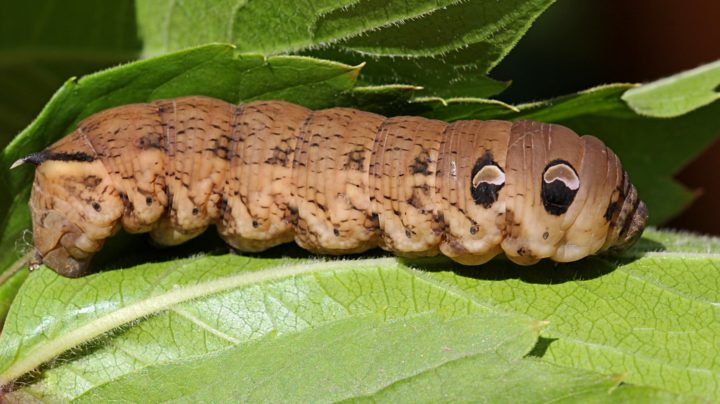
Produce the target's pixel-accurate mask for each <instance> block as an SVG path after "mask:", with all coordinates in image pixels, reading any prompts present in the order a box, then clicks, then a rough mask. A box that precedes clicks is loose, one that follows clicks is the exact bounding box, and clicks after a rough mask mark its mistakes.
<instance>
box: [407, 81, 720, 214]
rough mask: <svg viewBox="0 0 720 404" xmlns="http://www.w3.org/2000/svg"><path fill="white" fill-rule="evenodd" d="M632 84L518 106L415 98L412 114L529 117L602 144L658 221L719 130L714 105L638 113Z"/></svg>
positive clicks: (680, 201) (681, 201)
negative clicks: (689, 166)
mask: <svg viewBox="0 0 720 404" xmlns="http://www.w3.org/2000/svg"><path fill="white" fill-rule="evenodd" d="M638 88H643V87H636V86H635V85H632V84H612V85H605V86H600V87H596V88H592V89H589V90H586V91H581V92H579V93H576V94H572V95H569V96H564V97H559V98H556V99H552V100H547V101H541V102H536V103H530V104H522V105H518V106H510V105H507V104H503V103H500V102H497V101H494V100H485V99H477V98H451V99H448V100H443V99H438V98H417V99H415V100H414V101H413V103H414V108H413V110H412V113H416V114H422V115H424V116H427V117H429V118H435V119H443V120H449V121H452V120H457V119H508V120H518V119H533V120H539V121H543V122H555V123H559V124H562V125H565V126H567V127H569V128H571V129H573V130H574V131H575V132H577V133H579V134H581V135H584V134H590V135H594V136H597V137H598V138H600V139H601V140H602V141H603V142H605V144H607V145H608V146H609V147H610V148H611V149H612V150H613V151H614V152H615V153H617V155H618V156H619V157H620V161H622V163H623V167H624V168H625V169H626V170H627V171H628V173H629V174H630V178H631V180H632V182H633V184H634V185H635V186H636V187H637V189H638V192H639V195H640V197H641V198H642V199H643V200H644V201H645V203H646V204H647V206H648V209H649V211H650V218H649V222H650V223H651V224H661V223H664V222H666V221H668V220H669V219H671V218H672V217H673V216H675V215H677V214H678V213H680V212H681V211H682V210H683V208H684V207H685V206H687V205H688V204H689V203H690V202H691V201H692V199H693V196H694V194H693V193H692V192H690V191H688V190H686V189H684V188H683V187H682V186H681V185H680V184H678V183H677V182H675V180H674V179H673V176H674V175H675V174H676V173H677V172H678V171H679V170H680V169H681V168H682V167H683V166H684V165H685V164H686V163H687V161H689V160H690V159H692V158H693V157H695V156H696V155H698V154H699V153H700V152H701V151H702V150H703V149H705V148H706V147H707V146H709V145H710V143H712V141H713V140H714V139H716V138H717V136H718V133H720V120H718V119H716V117H717V116H720V103H718V102H715V103H712V104H710V105H706V106H704V107H701V108H698V109H695V110H693V111H691V112H688V113H686V114H684V115H681V116H677V117H675V118H672V119H657V118H651V117H645V116H640V115H638V114H636V113H635V112H634V111H633V110H632V109H630V108H629V107H628V106H627V104H626V103H625V102H624V101H623V97H624V94H627V93H628V92H629V91H634V90H636V89H638Z"/></svg>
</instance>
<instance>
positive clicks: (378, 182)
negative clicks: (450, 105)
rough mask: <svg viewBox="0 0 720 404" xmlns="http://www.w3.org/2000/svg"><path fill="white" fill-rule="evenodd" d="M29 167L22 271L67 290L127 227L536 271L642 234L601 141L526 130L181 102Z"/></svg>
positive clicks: (103, 129)
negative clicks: (46, 272) (46, 276)
mask: <svg viewBox="0 0 720 404" xmlns="http://www.w3.org/2000/svg"><path fill="white" fill-rule="evenodd" d="M25 162H30V163H34V164H36V165H37V169H36V173H35V182H34V184H33V189H32V196H31V199H30V207H31V210H32V219H33V237H34V241H35V248H36V259H35V261H34V264H35V265H39V264H40V263H44V264H46V265H47V266H49V267H50V268H52V269H54V270H55V271H56V272H58V273H59V274H61V275H64V276H70V277H77V276H82V275H84V274H86V273H87V272H88V265H89V262H90V259H91V257H92V255H93V254H94V253H95V252H97V251H98V250H99V249H100V248H101V247H102V244H103V242H104V240H105V239H106V238H108V237H110V236H111V235H113V234H114V233H115V232H117V231H118V230H119V229H120V228H121V227H122V228H124V229H125V230H126V231H128V232H130V233H145V232H149V233H150V236H151V237H152V238H153V239H154V240H155V241H156V242H157V243H158V244H161V245H176V244H180V243H182V242H184V241H186V240H189V239H191V238H193V237H195V236H197V235H199V234H200V233H202V232H203V231H205V229H206V228H207V227H208V225H210V224H215V225H216V226H217V229H218V231H219V233H220V235H221V236H222V238H223V239H224V240H225V241H226V242H227V243H228V244H230V245H231V246H232V247H233V248H235V249H237V250H240V251H262V250H265V249H267V248H270V247H272V246H275V245H278V244H281V243H285V242H290V241H293V240H294V241H295V242H297V243H298V244H299V245H300V246H302V247H303V248H305V249H307V250H310V251H313V252H316V253H321V254H349V253H358V252H362V251H365V250H368V249H370V248H373V247H376V246H380V247H381V248H383V249H386V250H389V251H392V252H394V253H395V254H398V255H402V256H429V255H436V254H440V253H442V254H444V255H446V256H448V257H450V258H452V259H454V260H456V261H458V262H460V263H463V264H467V265H478V264H482V263H484V262H486V261H488V260H489V259H491V258H492V257H494V256H495V255H497V254H499V253H501V252H504V253H505V255H506V256H507V257H508V258H509V259H510V260H512V261H513V262H516V263H518V264H521V265H530V264H533V263H535V262H537V261H538V260H540V259H543V258H550V259H552V260H555V261H558V262H568V261H575V260H578V259H581V258H583V257H585V256H587V255H590V254H595V253H597V252H600V251H604V250H608V249H624V248H627V247H629V246H630V245H632V244H633V243H634V242H635V240H637V238H639V236H640V234H641V233H642V230H643V228H644V227H645V221H646V219H647V210H646V208H645V205H644V204H643V203H642V202H641V201H640V200H639V199H638V196H637V192H636V190H635V188H634V187H633V186H632V184H630V182H629V180H628V176H627V174H626V173H625V172H624V171H623V169H622V166H621V164H620V161H619V160H618V158H617V156H616V155H615V154H614V153H613V152H612V151H611V150H609V149H608V148H607V147H606V146H605V145H604V144H603V143H602V142H600V141H599V140H598V139H596V138H595V137H592V136H583V137H579V136H577V135H576V134H575V133H573V132H572V131H571V130H569V129H567V128H565V127H562V126H559V125H552V124H543V123H537V122H530V121H521V122H516V123H512V122H506V121H458V122H455V123H452V124H448V123H445V122H441V121H436V120H429V119H425V118H420V117H394V118H385V117H383V116H379V115H376V114H371V113H367V112H362V111H358V110H354V109H348V108H332V109H326V110H320V111H310V110H308V109H305V108H303V107H300V106H297V105H294V104H290V103H287V102H282V101H262V102H253V103H249V104H242V105H239V106H235V105H232V104H228V103H226V102H224V101H220V100H216V99H211V98H206V97H186V98H179V99H175V100H162V101H155V102H152V103H149V104H134V105H126V106H122V107H117V108H112V109H109V110H106V111H103V112H100V113H98V114H95V115H93V116H91V117H89V118H87V119H86V120H84V121H83V122H81V123H80V124H79V126H78V129H77V130H76V131H75V132H73V133H72V134H70V135H68V136H67V137H65V138H63V139H61V140H60V141H58V142H57V143H55V144H53V145H52V146H50V147H49V148H48V149H46V150H44V151H41V152H39V153H35V154H33V155H30V156H28V157H26V158H24V159H21V160H20V161H19V162H18V163H25Z"/></svg>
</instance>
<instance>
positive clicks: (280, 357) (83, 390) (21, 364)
mask: <svg viewBox="0 0 720 404" xmlns="http://www.w3.org/2000/svg"><path fill="white" fill-rule="evenodd" d="M693 241H694V240H691V244H692V243H693ZM649 245H650V246H652V247H654V244H649ZM634 254H639V255H642V254H643V252H641V251H636V252H635V253H634ZM665 254H670V253H665ZM703 259H704V260H705V261H707V262H710V263H712V262H715V261H716V260H717V258H716V257H715V256H711V255H710V254H709V255H706V256H705V257H704V258H703ZM442 262H443V261H439V262H438V261H437V260H433V261H427V260H420V261H408V262H402V261H399V260H397V259H394V258H379V259H377V258H376V259H360V260H345V261H343V260H328V261H313V260H291V259H259V258H244V257H239V256H232V255H223V256H204V257H195V258H191V259H186V260H179V261H170V262H164V263H156V264H144V265H140V266H138V267H133V268H128V269H125V270H119V271H110V272H105V273H100V274H96V275H91V276H89V277H85V278H81V279H66V278H62V277H59V276H57V275H56V274H55V273H53V272H52V271H50V270H49V269H47V268H41V269H40V270H38V271H37V272H34V273H32V274H31V276H30V278H29V279H28V281H27V282H26V283H25V284H24V286H23V288H22V290H21V292H20V293H19V295H18V297H17V299H16V300H15V302H14V303H13V309H12V310H11V312H10V315H9V317H8V320H7V322H6V328H5V330H4V332H3V335H2V336H0V384H7V383H10V382H11V381H13V380H16V379H17V378H18V377H21V378H20V379H19V381H18V382H17V383H16V384H14V385H11V386H8V385H6V388H11V389H17V391H15V392H14V393H12V394H11V395H10V396H9V397H10V398H13V397H14V398H17V399H19V400H22V399H23V398H34V399H41V400H43V401H64V400H70V399H76V398H79V399H82V400H87V401H93V402H96V401H106V400H111V399H125V400H130V401H136V400H137V401H164V400H169V399H173V398H175V399H180V398H182V399H190V400H192V399H201V400H218V401H226V400H230V399H233V400H237V399H241V400H242V401H257V400H261V401H265V400H269V401H284V400H293V401H296V400H301V401H337V400H341V399H348V398H362V397H365V398H373V399H383V400H387V401H397V400H401V401H418V400H421V401H434V400H448V399H451V398H453V397H455V398H461V397H469V398H472V397H474V398H475V399H481V398H484V399H488V400H502V401H513V402H518V401H519V402H536V401H537V400H539V399H540V400H555V399H563V398H564V399H565V400H580V399H583V400H585V399H595V400H603V399H608V397H609V395H610V396H613V395H615V394H618V395H619V396H620V397H623V396H628V397H633V398H634V399H636V400H638V399H639V400H643V401H647V402H650V401H653V400H657V399H662V400H671V399H675V400H677V399H678V397H677V396H673V395H672V394H669V393H663V392H662V391H660V390H654V389H652V388H639V387H627V386H624V387H621V388H617V383H618V382H619V381H621V380H625V381H630V382H632V381H645V380H644V379H643V377H646V378H647V377H648V375H652V374H653V372H662V371H663V370H664V369H663V366H662V364H660V363H657V364H656V365H657V366H655V367H651V368H650V369H645V368H642V370H644V371H645V372H644V373H642V374H640V375H639V376H640V377H638V375H637V374H635V371H637V369H636V368H634V367H633V365H634V364H636V363H635V362H633V361H632V360H626V361H623V362H619V363H617V364H615V365H616V366H615V367H616V369H612V372H609V371H608V369H607V368H606V367H603V365H605V362H603V361H600V362H598V365H599V366H596V367H597V368H599V369H598V370H602V371H603V373H604V374H605V376H603V375H601V374H599V373H595V372H592V371H583V370H577V369H573V368H571V367H563V366H557V365H552V364H550V363H548V362H547V361H545V360H539V359H537V358H526V357H525V356H526V355H527V354H528V353H529V352H531V351H532V355H534V356H540V355H541V354H542V352H540V351H542V350H544V349H547V352H548V353H549V354H545V357H548V358H549V359H550V360H551V361H557V360H556V359H555V353H554V351H553V350H554V349H560V348H556V346H560V345H561V341H562V342H565V339H567V340H568V343H570V344H580V343H582V342H584V341H585V340H587V339H590V337H589V336H588V335H590V336H593V335H594V336H595V337H596V338H602V337H606V338H608V339H612V338H617V339H618V340H619V341H620V342H615V343H616V345H617V346H619V348H618V349H621V350H624V349H626V348H625V346H624V345H631V347H630V348H632V343H637V344H639V343H640V342H641V341H637V342H636V341H635V339H637V338H642V337H643V336H644V335H645V333H646V332H647V331H646V329H637V330H636V329H630V328H623V327H613V324H612V320H613V319H614V318H615V317H616V316H618V315H621V314H623V313H622V309H631V308H632V306H633V305H634V304H635V305H639V306H641V307H649V306H651V305H652V304H653V302H655V301H656V300H657V299H658V298H661V299H662V298H667V297H668V296H667V294H666V293H665V291H664V290H662V289H661V288H658V287H654V286H653V285H654V283H652V282H650V281H649V280H647V281H646V282H642V281H639V282H638V283H639V287H638V288H637V289H633V290H632V292H635V293H632V294H628V295H627V296H626V297H625V298H624V300H621V299H617V302H618V303H619V304H621V308H620V309H616V308H613V307H612V306H613V305H611V304H608V302H606V301H605V296H606V295H608V294H609V295H610V296H616V295H622V294H621V293H619V292H618V290H617V289H616V288H617V286H621V285H618V282H627V279H626V274H627V273H628V272H631V271H634V272H637V273H639V274H644V273H645V272H647V269H645V267H646V266H647V265H636V264H633V263H628V264H626V265H621V266H617V267H616V266H615V265H614V264H612V263H611V262H612V261H608V260H601V259H597V260H595V261H594V262H593V265H592V266H595V267H596V269H595V270H591V269H589V268H588V265H570V266H566V267H564V268H562V269H560V270H555V271H553V270H552V267H549V266H543V267H541V268H537V267H533V268H525V269H519V268H518V267H509V266H508V265H507V264H506V263H504V262H502V261H497V262H493V263H491V264H489V265H487V266H485V267H482V268H480V269H479V270H478V269H476V270H474V271H473V272H472V273H468V272H467V271H466V272H465V273H461V272H445V271H442V272H436V271H437V269H433V270H431V271H430V272H425V271H418V270H415V269H412V267H418V268H423V267H425V266H427V265H431V268H439V267H442V266H443V265H444V264H443V263H442ZM613 270H614V272H613ZM601 273H609V275H607V276H606V277H600V278H598V277H597V276H598V275H600V274H601ZM616 273H617V275H616ZM638 276H640V275H638ZM496 278H497V279H496ZM517 278H520V279H517ZM719 278H720V275H719V274H710V277H709V278H708V277H706V278H704V281H705V282H706V285H707V286H708V288H711V287H712V285H713V283H712V282H715V286H717V281H718V279H719ZM641 280H644V279H642V278H641ZM528 282H530V283H528ZM643 284H645V287H644V288H643V287H642V285H643ZM572 289H581V290H588V292H587V293H585V294H584V295H580V296H579V297H587V296H590V297H593V298H594V300H589V301H587V302H586V303H585V304H587V305H593V306H594V308H595V309H594V310H578V306H577V305H578V304H579V303H578V301H577V300H576V298H575V297H574V294H571V293H568V292H567V291H568V290H572ZM523 291H532V292H533V295H530V294H526V293H523ZM508 292H511V293H510V294H508ZM568 295H569V296H568ZM503 296H504V297H503ZM551 297H552V299H551ZM704 297H705V298H710V296H704ZM683 298H685V299H683V301H681V306H679V309H680V308H685V307H692V306H693V305H692V304H689V303H685V302H684V300H687V299H688V298H696V296H692V295H690V296H689V297H688V296H683ZM545 300H547V304H545ZM625 300H627V302H626V301H625ZM598 302H599V303H598ZM521 304H525V305H532V304H537V305H539V306H540V307H538V308H531V309H528V308H526V307H520V306H521ZM706 304H707V303H706V302H705V301H704V300H702V299H699V300H698V301H697V303H696V304H695V305H696V308H697V309H698V310H695V311H693V312H691V313H688V312H686V311H681V310H678V311H677V312H676V313H673V312H670V313H665V312H662V313H658V315H669V316H670V317H671V318H669V319H668V320H667V321H668V324H673V325H672V328H682V327H683V326H684V325H690V324H692V325H694V324H697V323H703V322H704V321H706V320H705V319H707V318H709V317H710V316H711V315H712V313H709V312H705V313H703V312H702V311H701V310H699V309H700V308H701V307H702V306H703V305H706ZM546 307H547V308H546ZM550 308H552V309H553V310H550ZM523 310H525V311H526V312H529V313H532V314H534V317H535V320H533V319H532V318H529V317H528V316H526V315H525V314H524V313H523ZM566 312H568V313H569V314H570V315H567V316H568V317H570V320H572V322H568V321H563V320H564V319H563V316H565V315H566V314H565V313H566ZM639 314H647V313H639ZM680 314H683V315H687V314H690V315H691V316H687V317H682V316H678V315H680ZM608 315H610V317H609V318H608V317H607V316H608ZM651 318H654V319H655V320H657V317H652V316H647V317H644V319H645V320H646V321H647V322H650V321H652V320H651ZM545 319H549V320H550V322H549V323H547V322H546V321H545ZM544 327H547V331H543V330H542V329H543V328H544ZM593 327H596V328H597V329H598V330H600V332H599V333H598V334H597V335H595V334H594V333H592V332H591V331H593ZM655 327H656V328H671V327H659V326H657V325H656V326H655ZM573 330H576V331H573ZM663 331H665V330H657V331H656V332H658V333H661V332H663ZM687 331H688V332H687V333H686V335H685V336H684V338H685V339H686V341H687V342H688V343H690V344H692V343H696V344H697V345H698V346H697V347H696V349H697V350H700V349H701V348H702V346H705V355H710V357H709V358H707V360H704V361H703V360H702V358H694V357H693V355H692V353H691V354H690V355H686V357H688V356H689V357H690V360H691V361H692V360H697V361H698V362H699V363H698V364H697V367H699V368H700V369H697V370H696V369H695V367H696V366H693V368H692V369H688V370H687V372H688V374H694V373H696V372H699V371H700V370H702V369H703V368H704V369H707V371H708V372H709V373H712V372H717V369H716V368H715V367H714V366H715V365H713V363H714V362H715V361H714V359H713V358H714V357H715V356H716V355H717V354H718V352H717V351H718V348H717V346H712V345H711V344H712V341H706V340H704V337H705V335H704V333H703V331H702V330H695V331H692V330H690V329H688V330H687ZM539 333H540V335H546V336H547V337H548V338H559V340H558V341H555V342H552V343H550V346H549V347H547V346H546V345H547V344H546V343H544V342H543V341H544V340H540V345H538V340H537V337H538V334H539ZM661 337H662V336H661V335H660V336H658V338H657V340H656V341H653V340H651V341H649V342H650V343H653V344H661V343H662V342H663V341H662V338H661ZM642 342H645V343H648V341H642ZM588 344H589V343H588ZM602 344H606V345H608V344H609V342H608V340H602V341H601V345H602ZM614 347H615V346H608V347H607V348H605V349H607V350H610V349H611V348H614ZM597 348H598V351H600V352H599V354H600V355H598V356H597V357H598V358H602V356H601V354H603V353H604V352H602V349H601V348H603V346H600V347H597ZM685 348H686V347H685V346H682V347H681V346H668V347H666V349H668V350H670V352H669V353H668V354H671V353H674V351H675V350H678V351H679V350H681V349H685ZM643 349H644V351H648V352H652V351H653V349H655V348H654V345H652V346H647V347H644V348H643ZM628 351H629V352H628V353H627V355H630V356H632V351H631V350H630V349H628ZM693 352H694V351H693ZM590 353H592V351H591V352H590ZM570 354H572V352H570ZM558 355H559V354H558ZM649 355H650V356H651V357H652V356H653V355H655V356H658V357H663V353H655V354H649ZM580 358H582V356H581V357H580ZM641 358H642V356H640V355H638V356H637V358H636V359H637V360H638V361H639V363H640V364H641V365H643V364H644V362H643V361H641V360H640V359H641ZM610 359H614V358H610ZM677 360H678V361H679V360H681V359H679V358H678V359H677ZM566 361H570V359H566ZM589 362H590V363H593V362H592V360H589ZM572 365H578V367H583V368H589V369H593V367H592V366H587V365H586V364H584V363H572ZM693 365H696V364H695V363H693ZM38 366H41V367H40V371H39V372H31V371H32V370H33V369H35V368H37V367H38ZM611 373H622V374H624V375H623V376H621V377H618V376H612V375H611ZM715 377H717V375H716V376H715ZM178 380H183V382H182V383H180V385H178V383H177V381H178ZM228 380H232V383H228ZM713 380H715V381H716V380H717V379H716V378H715V379H712V378H710V380H709V381H713ZM705 381H706V382H707V381H708V380H705ZM648 384H649V385H654V386H658V387H660V388H662V389H669V390H674V391H683V392H689V393H694V394H701V395H704V396H707V397H717V394H718V391H717V389H714V388H713V389H708V388H703V387H699V386H695V388H692V386H686V385H683V383H682V382H680V383H673V382H672V381H669V380H666V381H665V382H664V383H648ZM705 386H707V384H706V385H705ZM625 389H628V390H627V391H624V390H625ZM685 399H686V400H691V399H692V397H691V396H686V397H685Z"/></svg>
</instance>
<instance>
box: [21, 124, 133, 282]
mask: <svg viewBox="0 0 720 404" xmlns="http://www.w3.org/2000/svg"><path fill="white" fill-rule="evenodd" d="M23 163H33V164H35V165H36V166H37V168H36V171H35V181H34V182H33V187H32V194H31V197H30V211H31V212H32V222H33V240H34V243H35V258H34V259H33V261H32V262H31V269H33V268H36V267H37V266H39V265H40V264H46V265H47V266H49V267H50V268H52V269H53V270H55V271H56V272H58V273H59V274H61V275H64V276H67V277H78V276H82V275H84V274H85V273H86V269H87V267H88V264H89V263H90V259H91V258H92V256H93V254H94V253H95V252H96V251H98V250H99V249H100V248H101V247H102V244H103V241H104V240H105V239H106V238H107V237H109V236H110V235H112V234H114V233H115V232H116V231H117V230H118V229H119V223H118V218H119V217H120V216H122V213H123V202H122V199H121V198H120V196H119V195H118V194H117V192H116V191H115V187H113V186H112V184H111V181H110V177H109V176H108V174H107V172H106V171H105V168H104V166H103V165H102V162H101V161H100V160H97V159H96V158H95V153H94V152H93V151H92V150H89V146H88V145H86V144H84V142H81V141H78V140H77V138H76V137H66V138H64V139H63V140H61V141H60V142H58V143H56V144H54V145H53V146H51V147H50V148H49V149H46V150H43V151H41V152H38V153H34V154H31V155H29V156H27V157H24V158H22V159H20V160H18V161H17V162H16V163H15V164H14V165H13V167H15V166H17V165H20V164H23Z"/></svg>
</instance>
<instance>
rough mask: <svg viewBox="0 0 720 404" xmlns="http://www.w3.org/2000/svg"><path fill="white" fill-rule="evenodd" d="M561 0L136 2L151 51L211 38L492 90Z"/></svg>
mask: <svg viewBox="0 0 720 404" xmlns="http://www.w3.org/2000/svg"><path fill="white" fill-rule="evenodd" d="M552 3H553V0H510V1H503V2H486V1H459V0H443V1H427V0H423V1H414V2H406V1H396V0H393V1H384V0H383V1H379V0H352V1H350V0H345V1H341V2H337V1H327V0H324V1H320V2H314V3H313V4H312V7H309V6H306V5H300V4H293V5H288V6H287V7H276V6H275V5H274V4H273V3H272V2H269V1H253V2H229V1H228V2H215V3H213V4H212V5H208V4H207V2H204V1H200V0H194V1H184V2H175V1H147V0H140V1H138V24H139V26H140V32H141V36H142V37H143V40H144V42H145V53H146V54H148V55H154V54H159V53H163V52H167V51H170V50H177V49H182V48H185V47H188V46H193V45H197V44H201V43H206V42H213V41H216V42H218V41H219V42H231V43H233V44H235V45H236V46H237V47H238V49H239V50H242V51H249V52H262V53H265V54H277V53H288V52H290V53H302V54H305V55H309V56H315V57H321V58H326V59H332V60H338V61H342V62H345V63H348V64H353V65H355V64H360V63H362V62H366V61H367V62H368V67H367V69H365V71H364V75H363V81H364V83H366V84H374V85H383V84H389V83H401V84H402V83H405V84H413V85H420V86H423V87H424V88H425V89H426V90H427V91H428V92H429V93H432V94H434V95H441V96H450V95H453V96H475V97H488V96H491V95H494V94H497V93H499V92H500V91H502V90H503V89H504V88H505V87H506V86H507V85H508V83H501V82H497V81H495V80H492V79H489V78H488V77H486V76H485V74H487V73H488V71H490V69H492V68H493V67H494V66H495V65H496V64H497V63H498V62H499V61H500V60H501V59H502V58H503V57H504V56H505V55H506V54H507V53H508V52H509V51H510V49H512V47H513V46H514V45H515V43H517V41H518V40H519V39H520V37H522V36H523V35H524V34H525V32H526V31H527V30H528V28H529V27H530V25H531V24H532V22H533V21H534V20H535V19H536V18H537V17H538V16H539V15H540V14H541V13H542V12H543V11H545V10H546V9H547V8H548V7H549V6H550V5H551V4H552Z"/></svg>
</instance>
